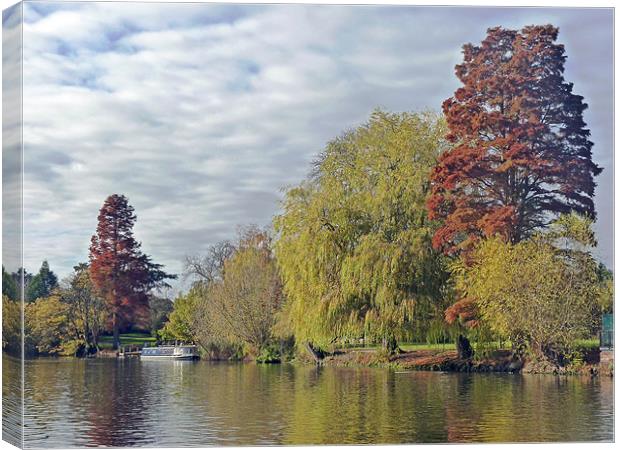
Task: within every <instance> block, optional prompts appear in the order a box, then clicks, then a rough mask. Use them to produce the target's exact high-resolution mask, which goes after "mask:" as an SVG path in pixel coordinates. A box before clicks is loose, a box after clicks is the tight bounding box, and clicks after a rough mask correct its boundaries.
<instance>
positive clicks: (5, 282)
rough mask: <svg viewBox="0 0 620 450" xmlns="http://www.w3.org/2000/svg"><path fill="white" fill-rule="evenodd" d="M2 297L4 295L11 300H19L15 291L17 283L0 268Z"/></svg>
mask: <svg viewBox="0 0 620 450" xmlns="http://www.w3.org/2000/svg"><path fill="white" fill-rule="evenodd" d="M2 295H6V296H7V297H8V298H10V299H11V300H19V299H20V298H19V294H18V291H17V283H15V280H14V279H13V277H12V276H11V275H10V274H9V273H8V272H7V271H6V270H4V266H2Z"/></svg>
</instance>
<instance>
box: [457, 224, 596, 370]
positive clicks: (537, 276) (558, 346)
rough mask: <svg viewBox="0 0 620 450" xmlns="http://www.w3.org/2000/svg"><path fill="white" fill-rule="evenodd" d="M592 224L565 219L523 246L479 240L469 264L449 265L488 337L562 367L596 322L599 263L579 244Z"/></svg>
mask: <svg viewBox="0 0 620 450" xmlns="http://www.w3.org/2000/svg"><path fill="white" fill-rule="evenodd" d="M590 224H591V222H590V221H589V220H588V219H585V218H580V217H578V216H576V215H571V216H569V217H564V218H562V219H560V220H559V221H558V222H557V223H556V224H555V225H554V226H553V227H552V228H551V230H550V231H549V232H547V233H544V234H543V233H541V234H537V235H535V236H533V237H532V238H531V239H530V240H527V241H522V242H520V243H510V242H508V243H507V242H504V241H503V240H502V239H501V238H499V237H496V238H491V239H488V240H486V241H483V242H482V243H481V244H480V245H479V246H478V247H477V248H476V249H475V250H473V252H472V254H471V260H470V261H469V262H468V263H464V262H463V260H462V259H461V260H460V262H458V263H456V264H455V271H454V273H455V277H456V284H457V287H458V289H459V290H460V291H462V292H465V293H466V294H467V296H468V297H469V298H472V299H475V302H476V305H477V307H478V308H479V310H480V313H481V318H482V321H483V322H484V323H485V325H487V326H489V328H490V330H491V331H492V332H493V333H495V334H497V335H498V336H500V337H503V338H505V339H508V340H510V341H512V342H521V341H524V342H525V343H526V344H527V345H528V347H529V349H530V350H531V351H532V352H533V353H534V354H536V355H538V356H542V357H546V358H551V359H557V360H561V358H562V355H568V354H569V353H570V351H571V349H572V347H573V346H574V343H575V342H576V341H577V340H578V339H581V338H586V337H588V336H589V334H590V330H591V328H592V323H593V322H594V321H596V320H597V317H598V316H599V311H598V310H597V307H596V306H597V305H598V304H599V296H600V295H601V291H600V283H599V280H598V277H597V263H596V261H595V260H594V258H593V257H592V256H591V255H590V253H589V251H588V250H587V248H588V247H587V246H588V245H589V244H591V242H588V241H587V240H584V239H583V238H584V233H583V231H584V230H586V229H588V227H589V226H590ZM587 234H588V233H585V235H587Z"/></svg>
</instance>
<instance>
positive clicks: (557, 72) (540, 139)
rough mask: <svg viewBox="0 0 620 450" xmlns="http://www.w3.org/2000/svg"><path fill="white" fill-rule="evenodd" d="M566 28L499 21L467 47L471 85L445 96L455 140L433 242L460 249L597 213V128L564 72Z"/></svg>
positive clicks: (438, 196)
mask: <svg viewBox="0 0 620 450" xmlns="http://www.w3.org/2000/svg"><path fill="white" fill-rule="evenodd" d="M557 36H558V28H556V27H553V26H551V25H545V26H528V27H525V28H523V29H522V30H520V31H516V30H507V29H503V28H500V27H496V28H490V29H489V30H488V31H487V37H486V38H485V39H484V41H482V44H481V45H478V46H475V45H472V44H466V45H464V46H463V56H464V58H463V62H462V63H461V64H458V65H457V66H456V75H457V77H458V78H459V80H460V81H461V82H462V83H463V86H462V87H460V88H458V89H457V90H456V92H455V93H454V96H453V97H451V98H449V99H447V100H446V101H445V102H444V103H443V111H444V113H445V116H446V119H447V122H448V127H449V132H448V134H447V137H448V139H449V140H450V141H451V142H452V143H453V144H454V145H453V147H452V148H451V149H450V150H449V151H447V152H446V153H444V154H443V155H442V156H441V158H440V160H439V163H438V164H437V166H436V167H435V168H434V170H433V172H432V175H431V181H432V193H431V194H432V195H431V196H430V197H429V199H428V203H427V206H428V210H429V213H430V217H431V218H433V219H441V220H442V221H443V224H442V226H441V227H440V228H439V229H438V230H437V231H436V232H435V235H434V238H433V244H434V245H435V247H436V248H442V249H443V250H444V251H445V252H447V253H459V252H460V251H461V250H463V249H467V248H470V247H471V244H473V243H475V242H476V241H477V240H479V239H481V238H484V237H489V236H496V235H499V236H501V237H502V238H503V239H504V240H506V241H509V242H511V243H517V242H519V241H521V240H522V239H524V238H527V237H528V236H530V235H532V233H534V232H535V231H536V230H539V229H541V228H544V227H545V226H546V225H548V224H549V223H550V221H552V220H553V219H554V218H555V217H556V216H558V215H559V214H563V213H569V212H577V213H580V214H584V215H587V216H589V217H590V218H594V217H595V211H594V203H593V200H592V197H593V195H594V188H595V183H594V176H596V175H598V174H599V173H600V172H601V168H599V167H598V166H597V165H596V164H595V163H594V162H593V161H592V151H591V149H592V145H593V144H592V142H591V141H590V140H589V136H590V131H589V130H588V129H587V128H586V124H585V123H584V120H583V111H584V110H585V109H586V108H587V104H586V103H584V101H583V97H582V96H580V95H576V94H574V93H573V84H572V83H569V82H567V81H565V80H564V76H563V73H564V63H565V61H566V55H565V51H564V46H563V45H561V44H557V43H556V39H557Z"/></svg>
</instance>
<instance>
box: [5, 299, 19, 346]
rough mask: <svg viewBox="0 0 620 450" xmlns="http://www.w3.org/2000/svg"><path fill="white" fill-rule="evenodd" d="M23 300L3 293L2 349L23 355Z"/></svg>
mask: <svg viewBox="0 0 620 450" xmlns="http://www.w3.org/2000/svg"><path fill="white" fill-rule="evenodd" d="M21 349H22V302H20V301H18V300H13V299H11V298H10V297H8V296H7V295H6V294H2V350H3V351H4V350H6V351H7V352H9V353H11V354H13V355H16V356H19V357H21Z"/></svg>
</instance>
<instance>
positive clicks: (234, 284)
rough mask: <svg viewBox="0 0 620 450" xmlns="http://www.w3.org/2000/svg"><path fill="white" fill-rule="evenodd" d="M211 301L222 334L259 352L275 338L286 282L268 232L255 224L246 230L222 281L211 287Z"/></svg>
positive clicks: (209, 303)
mask: <svg viewBox="0 0 620 450" xmlns="http://www.w3.org/2000/svg"><path fill="white" fill-rule="evenodd" d="M206 300H207V304H208V306H209V311H210V313H211V314H207V317H209V316H210V317H209V318H210V319H211V320H213V321H214V323H215V324H216V326H217V328H218V329H219V330H220V332H221V333H222V335H224V336H226V337H227V338H228V340H229V342H232V343H236V344H241V345H246V346H248V347H249V349H250V351H252V352H254V353H258V352H260V351H261V350H263V349H264V348H265V346H266V345H267V344H269V343H270V342H271V340H272V338H273V336H272V327H273V325H274V323H275V315H276V313H277V312H278V310H279V309H280V307H281V305H282V300H283V296H282V285H281V282H280V276H279V273H278V268H277V266H276V262H275V260H274V258H273V254H272V251H271V239H270V237H269V235H268V233H266V232H264V231H261V230H259V229H257V228H255V227H250V228H248V229H246V230H244V231H243V232H242V235H241V237H240V240H239V244H238V246H237V250H236V251H235V252H234V254H232V256H230V257H229V258H228V259H227V260H226V261H225V262H224V268H223V277H222V280H221V281H220V282H214V283H211V284H210V285H209V286H208V292H207V299H206Z"/></svg>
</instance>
